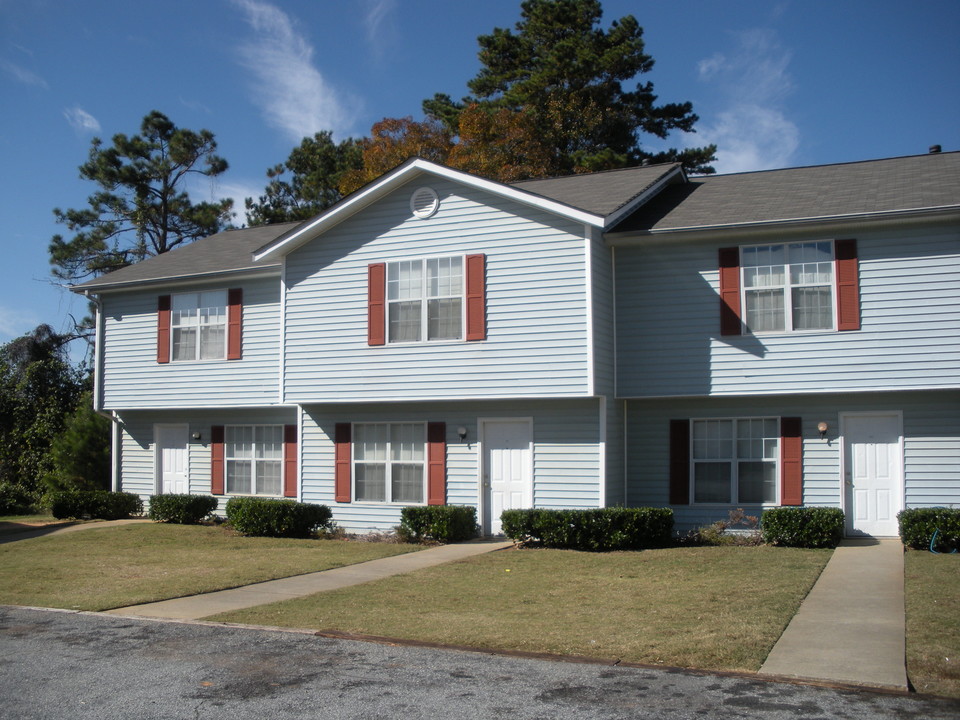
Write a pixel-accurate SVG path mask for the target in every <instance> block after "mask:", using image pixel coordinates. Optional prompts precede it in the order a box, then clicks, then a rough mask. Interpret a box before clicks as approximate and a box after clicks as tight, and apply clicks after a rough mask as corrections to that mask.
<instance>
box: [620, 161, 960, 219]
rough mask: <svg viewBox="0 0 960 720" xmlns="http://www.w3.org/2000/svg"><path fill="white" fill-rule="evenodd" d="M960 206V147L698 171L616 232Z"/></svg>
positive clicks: (652, 202)
mask: <svg viewBox="0 0 960 720" xmlns="http://www.w3.org/2000/svg"><path fill="white" fill-rule="evenodd" d="M951 206H952V207H960V152H951V153H937V154H929V155H915V156H910V157H902V158H891V159H886V160H870V161H865V162H856V163H847V164H842V165H820V166H816V167H802V168H789V169H786V170H767V171H762V172H751V173H740V174H736V175H714V176H708V177H698V178H694V179H692V180H691V181H690V182H689V183H688V184H686V185H674V186H671V187H668V188H666V189H665V190H664V191H663V192H662V193H660V194H659V195H657V197H656V198H655V199H654V200H652V201H651V202H649V203H647V204H645V205H644V206H643V207H641V208H640V209H639V210H637V212H635V213H632V214H631V215H630V217H628V218H627V219H625V220H624V221H623V222H622V223H619V224H618V225H617V226H616V227H615V228H613V231H614V232H649V231H653V232H657V231H670V230H681V229H687V228H703V227H716V226H721V225H743V224H750V223H765V222H777V221H789V220H805V219H816V218H834V217H844V216H856V215H867V214H873V213H887V212H896V211H909V210H920V209H928V208H939V207H951Z"/></svg>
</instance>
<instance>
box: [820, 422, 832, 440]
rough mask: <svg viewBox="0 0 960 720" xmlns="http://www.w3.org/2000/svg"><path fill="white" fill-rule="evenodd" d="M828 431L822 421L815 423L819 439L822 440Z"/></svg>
mask: <svg viewBox="0 0 960 720" xmlns="http://www.w3.org/2000/svg"><path fill="white" fill-rule="evenodd" d="M829 429H830V426H829V425H827V424H826V423H825V422H824V421H823V420H821V421H820V422H818V423H817V432H819V433H820V439H821V440H823V438H824V437H826V435H827V430H829Z"/></svg>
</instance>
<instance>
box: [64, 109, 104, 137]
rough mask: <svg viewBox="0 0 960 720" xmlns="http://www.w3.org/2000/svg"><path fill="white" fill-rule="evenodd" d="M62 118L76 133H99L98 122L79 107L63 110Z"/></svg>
mask: <svg viewBox="0 0 960 720" xmlns="http://www.w3.org/2000/svg"><path fill="white" fill-rule="evenodd" d="M63 116H64V117H65V118H66V119H67V122H68V123H70V125H72V126H73V129H74V130H76V131H77V132H92V133H98V132H100V123H99V121H98V120H97V119H96V118H95V117H94V116H93V115H91V114H90V113H88V112H87V111H86V110H84V109H83V108H81V107H80V106H79V105H78V106H75V107H72V108H67V109H66V110H64V111H63Z"/></svg>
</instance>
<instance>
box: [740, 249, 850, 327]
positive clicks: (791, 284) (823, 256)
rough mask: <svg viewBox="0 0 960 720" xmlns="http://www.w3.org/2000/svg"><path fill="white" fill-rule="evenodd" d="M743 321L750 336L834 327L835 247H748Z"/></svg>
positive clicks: (744, 263) (743, 265)
mask: <svg viewBox="0 0 960 720" xmlns="http://www.w3.org/2000/svg"><path fill="white" fill-rule="evenodd" d="M741 269H742V272H743V285H742V288H743V307H744V321H745V322H746V326H747V328H748V329H749V330H750V331H751V332H778V331H779V332H783V331H794V330H832V329H833V328H834V317H835V312H834V295H835V293H834V285H835V273H834V257H833V243H832V242H830V241H829V240H826V241H819V242H803V243H786V244H783V245H762V246H753V247H744V248H742V250H741Z"/></svg>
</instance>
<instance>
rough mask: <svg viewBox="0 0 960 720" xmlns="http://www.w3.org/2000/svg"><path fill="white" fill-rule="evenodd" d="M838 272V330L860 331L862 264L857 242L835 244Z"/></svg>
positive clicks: (842, 241)
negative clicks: (858, 256)
mask: <svg viewBox="0 0 960 720" xmlns="http://www.w3.org/2000/svg"><path fill="white" fill-rule="evenodd" d="M834 251H835V253H836V261H835V262H836V270H837V330H859V329H860V262H859V260H858V259H857V241H856V240H837V241H836V242H835V243H834Z"/></svg>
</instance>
